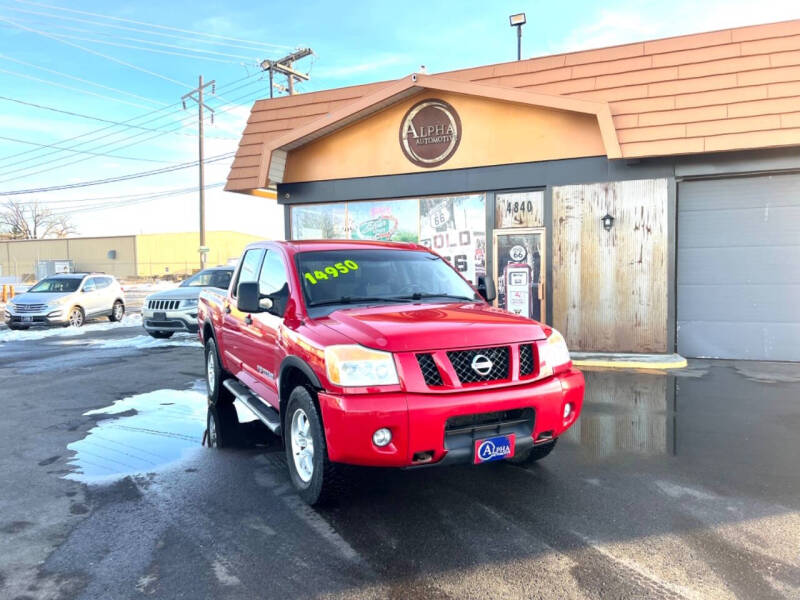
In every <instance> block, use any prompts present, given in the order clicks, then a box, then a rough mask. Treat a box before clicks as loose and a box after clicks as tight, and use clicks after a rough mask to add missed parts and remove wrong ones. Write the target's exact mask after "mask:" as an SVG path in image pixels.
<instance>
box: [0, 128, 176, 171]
mask: <svg viewBox="0 0 800 600" xmlns="http://www.w3.org/2000/svg"><path fill="white" fill-rule="evenodd" d="M0 140H5V141H7V142H15V143H17V144H28V145H30V146H39V147H40V148H58V149H59V150H64V151H66V152H77V153H78V154H89V155H91V156H103V157H108V158H119V159H123V160H139V161H143V162H153V163H162V164H163V163H169V162H170V161H166V160H156V159H154V158H138V157H136V156H118V155H116V154H103V153H100V152H90V151H89V150H72V149H71V148H62V147H60V146H56V145H55V144H39V143H38V142H31V141H29V140H20V139H17V138H12V137H5V136H2V135H0Z"/></svg>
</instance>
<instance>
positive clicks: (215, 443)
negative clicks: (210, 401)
mask: <svg viewBox="0 0 800 600" xmlns="http://www.w3.org/2000/svg"><path fill="white" fill-rule="evenodd" d="M208 447H209V448H218V447H219V440H218V439H217V422H216V421H215V420H214V417H213V416H210V415H209V417H208Z"/></svg>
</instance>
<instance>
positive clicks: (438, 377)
mask: <svg viewBox="0 0 800 600" xmlns="http://www.w3.org/2000/svg"><path fill="white" fill-rule="evenodd" d="M417 362H418V363H419V368H420V370H421V371H422V376H423V377H424V378H425V383H427V384H428V385H429V386H431V387H437V386H440V385H444V384H443V383H442V374H441V373H439V367H437V366H436V363H435V362H434V361H433V356H432V355H431V354H417Z"/></svg>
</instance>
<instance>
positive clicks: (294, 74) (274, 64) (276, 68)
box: [261, 48, 314, 98]
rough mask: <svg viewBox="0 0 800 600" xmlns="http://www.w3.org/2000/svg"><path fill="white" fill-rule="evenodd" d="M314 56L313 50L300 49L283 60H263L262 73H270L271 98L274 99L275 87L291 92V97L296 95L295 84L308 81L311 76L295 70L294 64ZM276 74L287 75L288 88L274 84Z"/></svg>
mask: <svg viewBox="0 0 800 600" xmlns="http://www.w3.org/2000/svg"><path fill="white" fill-rule="evenodd" d="M311 54H314V51H313V50H311V48H299V49H297V50H295V51H294V52H292V53H291V54H287V55H286V56H284V57H283V58H279V59H278V60H269V59H267V60H262V61H261V70H262V71H269V97H270V98H272V97H273V91H272V90H273V87H277V88H279V89H287V90H288V91H289V95H290V96H293V95H294V82H295V80H297V81H308V80H309V76H308V75H307V74H306V73H301V72H299V71H296V70H295V69H294V63H295V61H297V60H300V59H301V58H305V57H306V56H309V55H311ZM274 72H278V73H280V74H281V75H286V88H283V86H279V85H278V84H276V83H274Z"/></svg>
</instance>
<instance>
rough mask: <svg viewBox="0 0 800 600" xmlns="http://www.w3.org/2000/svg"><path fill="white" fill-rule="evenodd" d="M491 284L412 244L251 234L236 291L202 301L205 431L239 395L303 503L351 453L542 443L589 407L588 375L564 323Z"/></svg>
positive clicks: (367, 455) (447, 452) (478, 449)
mask: <svg viewBox="0 0 800 600" xmlns="http://www.w3.org/2000/svg"><path fill="white" fill-rule="evenodd" d="M494 296H495V292H494V286H493V283H492V282H491V280H487V279H484V278H480V279H479V282H478V286H477V287H475V288H474V287H472V285H470V284H469V283H468V282H467V281H466V280H465V279H463V278H462V277H461V275H459V274H458V272H457V271H456V270H455V269H453V268H452V267H451V266H450V265H449V264H448V263H447V262H446V261H445V260H444V259H443V258H442V257H440V256H439V255H437V254H435V253H434V252H432V251H431V250H429V249H428V248H425V247H423V246H418V245H415V244H401V243H382V242H355V241H302V242H263V243H256V244H252V245H250V246H248V247H247V248H246V249H245V251H244V254H243V255H242V258H241V260H240V261H239V266H238V268H237V270H236V273H235V274H234V277H233V279H232V280H231V285H230V289H229V291H228V292H227V294H226V295H222V294H220V293H219V291H217V292H214V291H213V290H208V291H203V292H202V293H201V295H200V301H199V305H198V316H197V318H198V321H199V322H198V325H199V335H200V339H201V341H202V342H203V344H204V347H205V357H206V380H207V387H208V401H209V411H208V435H209V441H210V445H214V446H222V445H225V442H226V440H225V431H226V429H225V428H226V426H227V425H226V423H225V417H224V414H225V411H224V410H223V408H224V407H226V406H228V407H229V406H230V405H231V404H232V402H233V400H234V399H238V400H240V401H241V402H243V403H245V404H246V405H247V406H248V407H249V408H250V409H251V410H252V411H253V412H254V413H255V414H256V415H257V416H258V417H259V419H260V420H261V421H263V422H264V423H265V424H266V425H267V427H269V428H270V429H271V430H272V431H273V432H275V433H276V434H278V435H280V436H282V439H283V442H284V446H285V449H286V459H287V463H288V467H289V473H290V476H291V480H292V483H293V484H294V486H295V487H296V488H297V490H298V493H299V494H300V496H301V497H302V498H303V499H304V500H305V501H306V502H308V503H310V504H315V503H317V502H321V501H324V500H325V499H327V498H330V497H331V496H332V495H334V494H335V493H336V491H337V488H338V486H339V485H340V482H341V478H340V477H339V474H340V472H341V468H340V464H342V463H347V464H352V465H367V466H378V467H422V466H429V465H434V464H435V465H445V464H453V463H475V464H477V463H484V462H490V461H495V460H501V459H505V460H510V461H514V462H526V461H535V460H538V459H540V458H543V457H544V456H546V455H547V454H549V453H550V451H551V450H552V449H553V447H554V446H555V444H556V441H557V439H558V436H559V435H561V434H562V433H563V432H564V431H565V430H566V429H568V428H569V427H570V426H572V425H573V424H574V423H575V421H576V420H577V418H578V415H579V414H580V410H581V404H582V402H583V392H584V380H583V375H582V374H581V372H580V371H578V370H576V369H575V368H573V366H572V362H571V360H570V356H569V351H568V350H567V346H566V344H565V342H564V339H563V338H562V337H561V335H560V334H559V333H558V332H557V331H556V330H554V329H552V328H551V327H548V326H547V325H543V324H541V323H537V322H536V321H532V320H530V319H526V318H523V317H520V316H518V315H513V314H511V313H508V312H506V311H504V310H501V309H498V308H494V307H492V306H491V305H490V304H489V303H490V302H491V301H492V300H493V299H494Z"/></svg>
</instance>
